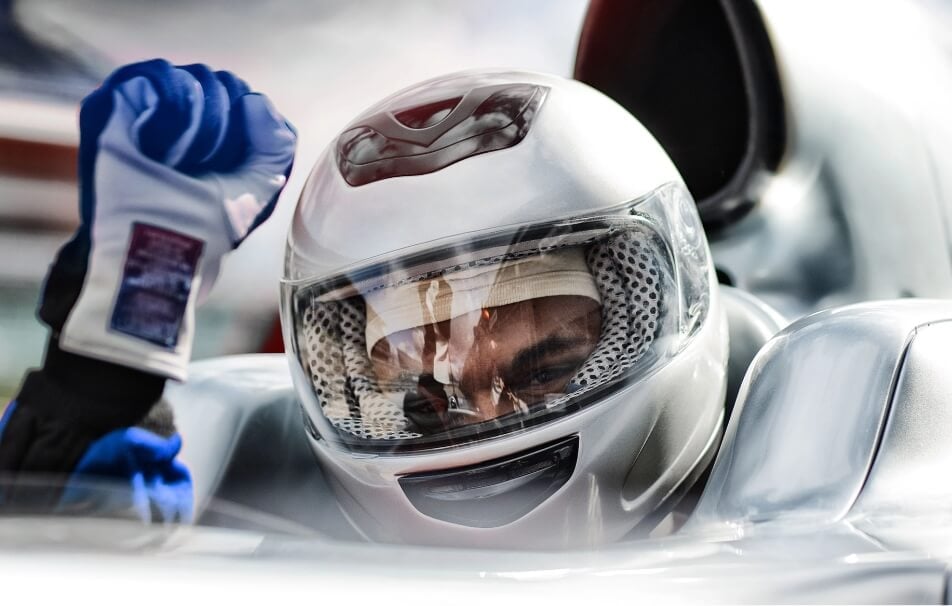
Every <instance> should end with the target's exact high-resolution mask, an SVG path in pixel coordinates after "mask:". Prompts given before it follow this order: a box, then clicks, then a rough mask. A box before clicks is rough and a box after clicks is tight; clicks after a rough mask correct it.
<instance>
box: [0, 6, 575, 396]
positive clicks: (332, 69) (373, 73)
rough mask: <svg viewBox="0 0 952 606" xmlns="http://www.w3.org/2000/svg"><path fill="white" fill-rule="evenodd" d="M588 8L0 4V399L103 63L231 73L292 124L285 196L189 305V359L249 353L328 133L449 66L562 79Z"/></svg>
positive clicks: (27, 357)
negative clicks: (205, 295) (80, 119)
mask: <svg viewBox="0 0 952 606" xmlns="http://www.w3.org/2000/svg"><path fill="white" fill-rule="evenodd" d="M586 4H587V2H586V1H585V0H514V1H506V2H503V1H495V0H494V1H492V2H467V3H463V2H443V1H441V0H401V1H400V2H393V1H390V0H362V1H361V2H351V1H349V0H321V1H320V2H295V1H292V0H283V1H282V0H204V1H203V2H193V1H190V0H166V1H165V2H161V3H156V2H147V1H145V0H0V400H3V401H5V400H6V399H7V398H8V397H10V396H11V395H12V394H13V393H14V392H15V390H16V388H17V386H18V385H19V381H20V379H21V377H22V375H23V372H24V371H25V370H26V369H27V368H29V367H31V366H35V365H37V364H38V363H39V362H40V360H41V358H42V355H43V347H44V342H45V334H46V333H45V329H44V327H43V326H42V325H41V324H40V323H39V322H38V321H37V320H36V317H35V312H34V310H35V307H36V301H37V296H38V294H39V289H40V286H41V282H42V279H43V276H44V275H45V273H46V269H47V265H48V264H49V262H50V260H51V259H52V257H53V255H54V254H55V251H56V250H57V249H58V248H59V246H60V245H61V244H62V243H63V242H64V241H65V240H66V239H67V238H68V236H69V234H70V232H71V231H72V230H73V229H74V228H75V226H76V223H77V209H76V145H77V143H78V131H77V113H78V108H79V102H80V100H81V99H82V98H83V96H85V95H86V94H87V93H88V92H90V91H91V90H92V89H93V88H95V87H96V86H97V84H98V83H99V82H100V81H101V80H102V79H103V77H104V76H106V75H107V74H108V73H109V72H110V71H112V70H113V69H114V68H115V67H117V66H119V65H122V64H125V63H129V62H134V61H139V60H143V59H149V58H153V57H164V58H167V59H169V60H170V61H172V62H173V63H178V64H185V63H196V62H201V63H207V64H209V65H211V66H212V67H214V68H216V69H227V70H232V71H234V72H236V73H237V74H239V75H240V76H241V77H243V78H244V79H245V80H247V81H248V82H249V83H250V84H251V86H252V87H253V88H255V89H257V90H260V91H263V92H265V93H266V94H267V95H269V96H270V97H271V99H272V100H274V102H275V104H276V105H277V107H278V108H279V109H280V110H281V111H282V112H283V113H284V114H285V115H286V116H287V117H289V118H290V120H291V121H292V122H293V123H294V124H295V126H296V127H297V128H298V131H299V133H300V147H299V152H298V159H297V162H296V165H295V169H294V172H293V174H292V177H291V181H290V184H289V186H288V187H287V189H286V192H287V195H286V196H285V199H284V200H282V202H281V203H279V205H278V211H277V212H276V214H275V216H274V217H273V219H272V220H271V221H269V222H268V223H267V224H266V225H265V226H264V227H263V228H262V229H260V230H258V231H257V232H256V233H255V234H254V235H253V236H251V237H250V238H249V239H248V240H247V241H246V242H245V244H244V245H243V246H242V248H241V249H240V250H238V251H237V252H236V253H235V254H233V255H232V257H231V258H229V259H228V260H227V263H226V265H225V267H224V271H223V273H222V276H221V278H220V279H219V282H218V284H217V286H216V287H215V290H214V291H213V293H212V295H211V296H210V298H209V300H208V302H207V304H206V305H205V306H204V307H202V308H201V310H200V311H199V319H198V334H197V337H196V345H195V356H196V357H199V358H201V357H209V356H215V355H220V354H227V353H238V352H245V351H257V350H258V349H259V348H260V347H261V346H262V343H264V341H265V340H266V339H267V337H268V335H269V332H270V331H271V329H272V323H273V320H274V313H275V310H276V309H277V301H278V279H279V277H280V273H281V260H282V253H283V246H284V237H285V234H286V231H287V225H288V221H289V219H290V211H291V207H292V205H293V202H294V200H293V198H294V196H295V195H296V193H297V191H298V190H299V188H300V186H301V185H302V183H303V180H304V179H305V178H306V176H307V171H308V169H309V167H310V166H311V165H312V164H313V162H314V161H315V160H316V158H317V156H318V154H319V153H320V151H321V150H322V149H323V147H324V146H325V145H326V144H327V143H328V141H329V140H330V139H331V138H332V137H333V136H334V135H335V134H336V133H337V132H338V130H339V129H341V128H342V127H343V126H344V125H345V124H346V122H347V121H349V119H350V118H352V117H353V116H354V115H356V114H357V113H358V112H359V111H361V110H362V109H364V108H365V107H367V106H368V105H370V104H371V103H373V102H374V101H376V100H377V99H378V98H380V97H382V96H384V95H386V94H389V93H391V92H393V91H395V90H397V89H399V88H401V87H404V86H407V85H410V84H413V83H414V82H416V81H419V80H422V79H425V78H428V77H431V76H435V75H438V74H441V73H445V72H449V71H454V70H460V69H468V68H474V67H519V68H524V69H531V70H540V71H547V72H552V73H557V74H562V75H571V72H572V65H573V62H574V56H575V48H576V44H577V40H578V35H579V30H580V27H581V23H582V19H583V17H584V13H585V9H586ZM0 406H2V402H0Z"/></svg>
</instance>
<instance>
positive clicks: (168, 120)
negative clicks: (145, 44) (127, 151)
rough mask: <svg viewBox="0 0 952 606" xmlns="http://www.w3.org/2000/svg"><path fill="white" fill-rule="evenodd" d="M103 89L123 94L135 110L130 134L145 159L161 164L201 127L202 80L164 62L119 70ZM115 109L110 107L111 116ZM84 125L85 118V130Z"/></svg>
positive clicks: (128, 134)
mask: <svg viewBox="0 0 952 606" xmlns="http://www.w3.org/2000/svg"><path fill="white" fill-rule="evenodd" d="M101 90H106V91H113V92H115V93H119V95H120V96H121V98H122V99H123V101H125V102H126V103H127V104H128V105H129V106H130V107H131V109H132V112H133V114H134V115H135V116H136V119H135V123H134V125H131V126H132V127H133V132H130V133H126V135H127V136H129V137H131V138H132V139H133V140H134V141H135V142H136V144H137V146H138V148H139V150H140V151H141V152H142V153H143V154H144V155H145V156H147V157H148V158H150V159H152V160H155V161H157V162H164V161H165V159H166V157H167V156H168V155H169V153H170V151H171V150H172V148H173V146H175V144H176V142H178V141H179V140H180V139H182V138H183V136H187V134H188V131H189V130H190V127H192V128H194V127H193V125H197V121H196V120H195V114H196V109H197V110H198V111H199V112H200V111H201V102H202V100H203V98H202V95H201V94H200V90H201V87H200V85H199V83H198V81H197V80H196V79H195V78H194V77H193V76H192V75H191V74H190V73H188V72H187V71H184V70H180V69H176V68H175V67H174V66H173V65H171V64H170V63H169V62H168V61H165V60H162V59H154V60H152V61H144V62H142V63H135V64H132V65H127V66H125V67H122V68H119V69H118V70H116V71H115V72H114V73H113V74H112V75H111V76H109V78H107V79H106V82H105V83H104V84H103V86H102V87H101ZM113 103H115V101H113ZM97 105H98V104H97ZM84 109H85V104H84ZM96 109H97V110H98V111H94V113H96V114H98V113H100V112H102V110H103V108H102V107H97V108H96ZM114 109H115V108H114V107H110V108H109V110H110V113H112V112H113V111H114ZM91 111H93V108H91ZM199 115H200V114H199ZM92 117H93V116H91V118H92ZM100 118H101V116H100ZM108 120H109V116H107V117H106V121H107V122H108ZM83 126H84V125H83V123H82V116H81V117H80V127H81V129H82V128H83ZM100 130H101V129H100Z"/></svg>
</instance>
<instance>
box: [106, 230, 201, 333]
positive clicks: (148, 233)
mask: <svg viewBox="0 0 952 606" xmlns="http://www.w3.org/2000/svg"><path fill="white" fill-rule="evenodd" d="M204 247H205V243H204V242H202V241H201V240H197V239H195V238H192V237H191V236H186V235H184V234H181V233H178V232H175V231H172V230H169V229H165V228H162V227H157V226H155V225H149V224H147V223H139V222H136V223H133V224H132V236H131V237H130V239H129V250H128V251H127V252H126V258H125V262H124V264H123V271H122V281H121V282H120V284H119V292H118V294H117V296H116V303H115V306H114V307H113V311H112V319H111V321H110V325H109V326H110V328H111V329H112V330H115V331H118V332H121V333H124V334H127V335H131V336H133V337H137V338H139V339H142V340H144V341H148V342H149V343H154V344H156V345H159V346H161V347H165V348H167V349H174V348H175V346H176V345H177V344H178V337H179V330H180V329H181V326H182V320H183V319H184V318H185V308H186V306H187V305H188V298H189V293H190V292H191V289H192V282H193V280H194V278H195V273H196V270H197V268H198V260H199V259H200V258H201V256H202V251H203V249H204Z"/></svg>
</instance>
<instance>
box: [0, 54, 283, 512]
mask: <svg viewBox="0 0 952 606" xmlns="http://www.w3.org/2000/svg"><path fill="white" fill-rule="evenodd" d="M295 141H296V135H295V133H294V130H293V128H292V127H291V126H290V125H289V124H288V123H287V122H286V121H285V120H284V119H283V118H282V117H281V116H280V115H279V114H278V113H277V112H276V111H275V110H274V108H273V107H272V106H271V104H270V102H269V101H268V100H267V99H266V98H265V97H264V96H263V95H261V94H258V93H253V92H250V89H249V87H248V86H247V84H245V83H244V82H243V81H241V80H240V79H238V78H237V77H235V76H234V75H232V74H230V73H228V72H214V71H212V70H210V69H209V68H208V67H206V66H202V65H189V66H183V67H175V66H172V65H171V64H169V63H168V62H166V61H163V60H153V61H147V62H144V63H138V64H133V65H128V66H125V67H123V68H120V69H119V70H117V71H116V72H114V73H113V74H112V75H111V76H109V78H108V79H106V81H105V82H104V83H103V85H102V86H101V87H100V88H99V89H98V90H96V91H95V92H93V93H92V94H91V95H90V96H89V97H87V98H86V99H85V100H84V102H83V105H82V109H81V111H80V147H79V181H80V196H79V197H80V204H79V206H80V219H81V224H80V228H79V230H78V231H77V232H76V234H75V235H74V237H73V238H72V239H71V240H70V241H69V242H68V243H67V244H66V245H64V247H63V248H62V249H61V250H60V252H59V253H58V255H57V257H56V259H55V261H54V263H53V264H52V266H51V268H50V271H49V273H48V275H47V279H46V283H45V285H44V290H43V294H42V298H41V303H40V309H39V317H40V319H41V320H42V321H43V322H45V323H46V324H47V325H49V327H50V328H51V336H50V340H49V343H48V345H47V353H46V357H45V360H44V365H43V368H42V369H40V370H39V371H34V372H32V373H30V374H28V375H27V377H26V379H25V381H24V383H23V385H22V387H21V390H20V392H19V394H18V396H17V398H16V406H14V407H12V410H11V411H9V412H8V415H7V418H6V421H5V427H4V428H3V435H0V471H6V472H13V473H20V472H31V473H36V472H41V473H60V474H68V473H70V472H71V471H73V470H74V469H75V468H76V466H77V464H79V463H80V461H81V460H82V459H83V457H84V456H85V455H86V454H87V453H88V452H90V447H91V445H93V443H94V442H96V441H97V440H100V439H101V438H103V436H106V435H107V434H111V432H113V431H115V430H117V429H122V428H128V427H130V426H133V425H135V424H136V423H138V422H139V421H140V420H141V419H143V418H144V417H145V416H146V415H147V413H148V411H149V410H150V409H151V408H152V406H153V405H154V404H155V403H156V402H157V401H158V400H159V398H160V397H161V393H162V390H163V388H164V383H165V379H166V378H174V379H180V380H181V379H184V378H185V375H186V370H185V369H186V364H187V362H188V359H189V357H190V353H191V345H192V335H193V324H194V309H195V305H196V303H197V301H198V299H199V298H200V297H201V296H203V295H204V294H205V293H207V291H208V290H209V289H210V288H211V285H212V283H213V282H214V280H215V277H216V275H217V273H218V269H219V266H220V262H221V259H222V257H223V256H224V255H225V254H226V253H227V252H228V251H230V250H231V249H233V248H234V247H236V246H237V245H238V244H240V243H241V242H242V241H243V240H244V239H245V238H246V237H247V236H248V234H250V233H251V232H252V231H253V230H254V229H255V228H256V227H257V226H259V225H260V224H261V223H262V222H263V221H264V220H265V219H267V217H268V216H269V215H270V214H271V212H272V210H273V208H274V205H275V202H276V200H277V197H278V194H279V193H280V191H281V189H282V188H283V186H284V184H285V182H286V180H287V177H288V175H289V173H290V170H291V165H292V160H293V154H294V146H295ZM92 468H96V469H100V468H99V467H95V466H92V467H89V468H88V469H92ZM8 502H9V500H8Z"/></svg>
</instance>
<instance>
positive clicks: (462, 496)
mask: <svg viewBox="0 0 952 606" xmlns="http://www.w3.org/2000/svg"><path fill="white" fill-rule="evenodd" d="M577 461H578V436H570V437H568V438H565V439H564V440H559V441H558V442H555V443H554V444H546V445H544V446H541V447H537V448H532V449H530V450H527V451H523V452H519V453H515V454H513V455H511V456H508V457H504V458H502V459H497V460H494V461H488V462H486V463H479V464H476V465H470V466H467V467H462V468H458V469H449V470H446V471H438V472H432V473H418V474H407V475H405V476H402V477H400V478H399V479H398V482H399V483H400V487H401V488H402V489H403V491H404V493H405V494H406V495H407V498H408V499H409V500H410V502H411V503H412V504H413V506H414V507H416V508H417V510H419V511H420V512H421V513H423V514H425V515H427V516H429V517H431V518H436V519H438V520H443V521H446V522H452V523H454V524H461V525H463V526H472V527H475V528H492V527H496V526H502V525H504V524H508V523H510V522H513V521H515V520H518V519H519V518H521V517H522V516H524V515H525V514H527V513H529V512H530V511H532V510H533V509H535V508H536V507H537V506H538V505H539V504H540V503H542V502H543V501H545V500H546V499H547V498H549V497H550V496H552V495H553V494H554V493H555V492H556V491H557V490H558V489H559V488H561V487H562V486H563V485H564V484H565V483H566V482H567V481H568V480H569V478H570V477H571V476H572V472H573V471H575V464H576V462H577Z"/></svg>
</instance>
